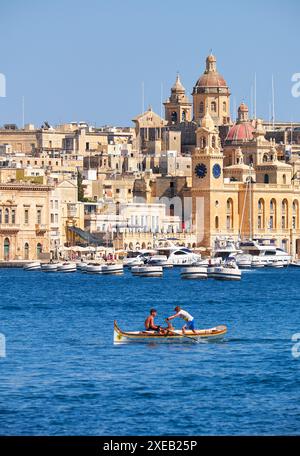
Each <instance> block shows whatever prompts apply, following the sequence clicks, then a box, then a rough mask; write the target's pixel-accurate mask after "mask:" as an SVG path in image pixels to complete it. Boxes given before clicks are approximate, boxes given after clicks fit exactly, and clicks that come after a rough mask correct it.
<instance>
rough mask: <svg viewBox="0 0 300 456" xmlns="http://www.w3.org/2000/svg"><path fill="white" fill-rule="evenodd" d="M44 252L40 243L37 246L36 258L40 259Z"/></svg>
mask: <svg viewBox="0 0 300 456" xmlns="http://www.w3.org/2000/svg"><path fill="white" fill-rule="evenodd" d="M42 251H43V247H42V244H41V243H40V242H38V244H37V245H36V256H37V257H38V258H39V257H40V254H41V253H42Z"/></svg>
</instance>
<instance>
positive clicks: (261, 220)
mask: <svg viewBox="0 0 300 456" xmlns="http://www.w3.org/2000/svg"><path fill="white" fill-rule="evenodd" d="M257 209H258V215H257V228H258V229H259V230H260V229H263V228H264V227H265V201H264V200H263V198H260V199H259V200H258V203H257Z"/></svg>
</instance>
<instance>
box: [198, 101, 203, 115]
mask: <svg viewBox="0 0 300 456" xmlns="http://www.w3.org/2000/svg"><path fill="white" fill-rule="evenodd" d="M199 111H200V113H202V112H203V111H204V103H203V101H200V105H199Z"/></svg>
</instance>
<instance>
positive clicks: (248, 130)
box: [226, 122, 254, 142]
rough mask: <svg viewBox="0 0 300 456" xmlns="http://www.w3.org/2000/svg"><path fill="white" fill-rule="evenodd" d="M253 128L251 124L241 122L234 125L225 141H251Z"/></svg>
mask: <svg viewBox="0 0 300 456" xmlns="http://www.w3.org/2000/svg"><path fill="white" fill-rule="evenodd" d="M253 132H254V127H253V126H252V124H251V122H241V123H236V124H234V125H233V126H232V127H231V128H230V130H229V132H228V134H227V136H226V142H227V141H250V140H251V139H253Z"/></svg>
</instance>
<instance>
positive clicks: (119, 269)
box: [102, 263, 124, 275]
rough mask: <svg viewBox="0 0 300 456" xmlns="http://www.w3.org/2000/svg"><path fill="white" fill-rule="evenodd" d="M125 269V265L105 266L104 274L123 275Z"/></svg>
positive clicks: (103, 268)
mask: <svg viewBox="0 0 300 456" xmlns="http://www.w3.org/2000/svg"><path fill="white" fill-rule="evenodd" d="M123 272H124V268H123V264H120V263H115V264H104V265H103V266H102V274H115V275H116V274H123Z"/></svg>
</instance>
